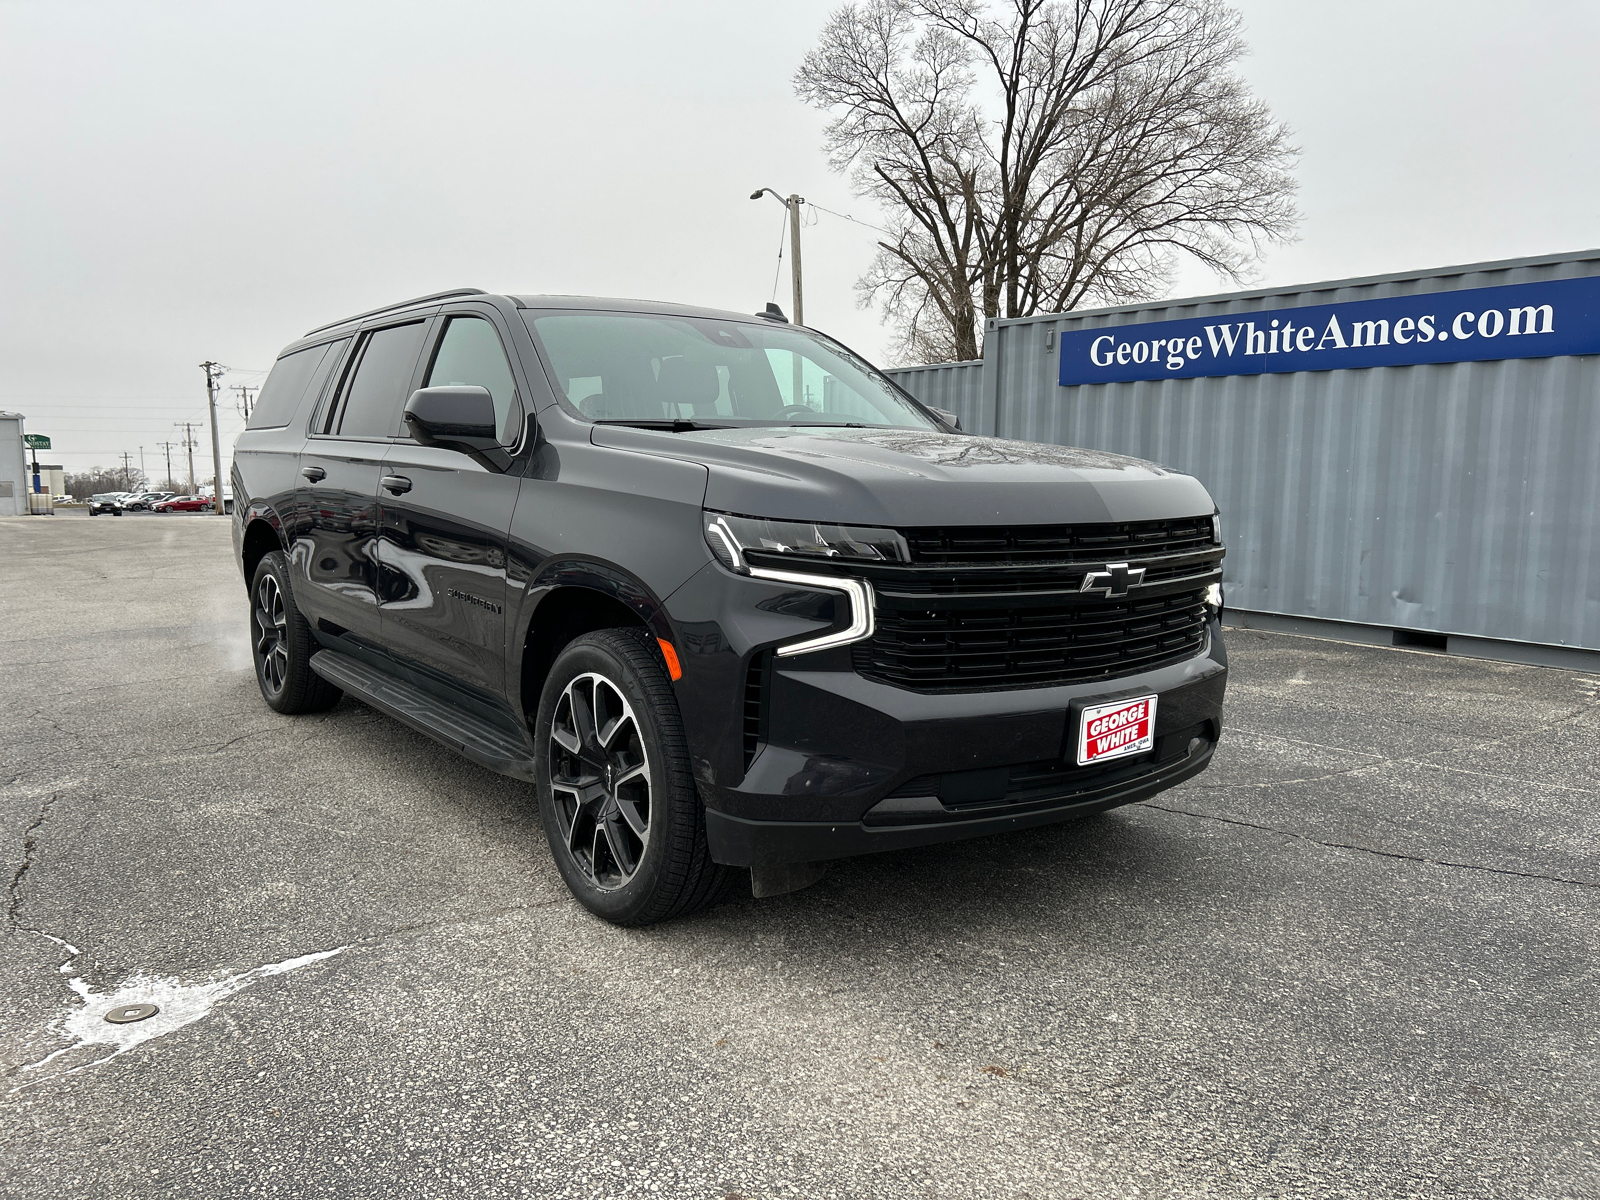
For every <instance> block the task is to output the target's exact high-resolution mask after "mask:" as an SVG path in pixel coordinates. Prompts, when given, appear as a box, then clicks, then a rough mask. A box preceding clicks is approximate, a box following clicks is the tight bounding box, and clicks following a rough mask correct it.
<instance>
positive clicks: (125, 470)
mask: <svg viewBox="0 0 1600 1200" xmlns="http://www.w3.org/2000/svg"><path fill="white" fill-rule="evenodd" d="M132 457H133V455H131V454H129V453H128V452H127V451H126V450H124V451H123V452H122V488H123V490H124V491H127V490H128V489H130V488H132V487H133V475H132V473H131V469H130V468H129V466H128V460H129V459H130V458H132Z"/></svg>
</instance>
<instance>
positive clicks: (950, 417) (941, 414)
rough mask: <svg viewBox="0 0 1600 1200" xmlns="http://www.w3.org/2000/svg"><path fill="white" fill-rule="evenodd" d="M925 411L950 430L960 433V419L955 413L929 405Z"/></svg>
mask: <svg viewBox="0 0 1600 1200" xmlns="http://www.w3.org/2000/svg"><path fill="white" fill-rule="evenodd" d="M927 409H928V411H929V412H931V413H932V414H933V415H934V416H936V417H938V418H939V420H941V421H943V422H944V423H945V424H946V425H948V426H950V428H951V429H954V430H956V431H958V432H959V431H960V429H961V418H960V417H958V416H957V415H956V414H955V413H953V412H951V411H950V410H949V409H948V408H934V407H933V405H931V404H930V405H928V406H927Z"/></svg>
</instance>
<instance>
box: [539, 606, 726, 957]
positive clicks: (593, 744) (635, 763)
mask: <svg viewBox="0 0 1600 1200" xmlns="http://www.w3.org/2000/svg"><path fill="white" fill-rule="evenodd" d="M534 739H535V746H536V747H537V748H538V753H539V759H538V769H537V779H538V783H537V787H538V792H539V811H540V815H541V816H542V818H543V820H544V827H545V833H546V835H547V836H548V837H549V839H550V850H551V853H552V854H553V855H554V857H555V860H556V867H557V869H559V870H560V872H561V877H562V878H563V879H564V880H565V881H566V884H567V887H568V888H570V889H571V891H572V894H573V895H574V896H576V897H577V898H578V900H579V901H580V902H581V903H582V904H583V906H584V907H585V908H587V909H588V910H589V911H590V912H592V913H594V914H595V915H596V916H599V917H604V918H605V919H606V920H608V921H611V922H613V923H615V924H618V925H649V924H653V923H654V922H657V921H664V920H667V919H669V918H672V917H677V916H683V915H685V914H687V913H691V912H694V911H695V910H696V909H700V908H704V907H706V906H707V905H710V904H712V903H714V902H715V901H716V900H717V899H718V898H719V897H720V896H721V894H722V890H723V888H724V886H725V885H726V882H727V879H728V871H727V869H726V868H724V867H721V866H718V865H717V864H716V863H714V862H712V861H711V853H710V851H709V849H707V846H706V832H705V810H704V808H702V807H701V804H700V798H699V796H698V795H697V794H696V792H695V786H694V777H693V775H692V773H691V771H690V766H689V749H688V744H687V742H686V741H685V738H684V733H683V718H682V716H681V715H680V714H679V712H678V702H677V698H676V697H675V696H674V695H673V692H672V683H671V680H670V679H669V678H668V676H667V671H666V667H665V665H664V664H663V663H662V661H661V657H660V655H659V653H658V652H657V651H656V649H655V647H654V645H653V644H652V643H651V641H650V639H649V638H648V636H647V635H646V634H645V633H644V631H643V630H633V629H603V630H600V631H598V632H595V633H588V634H584V635H583V636H582V637H579V638H577V639H575V640H574V641H572V642H571V643H569V644H568V645H567V647H566V649H564V650H563V651H562V652H561V654H560V656H559V657H558V658H557V659H556V661H555V664H554V665H553V666H552V667H551V669H550V675H549V678H548V679H546V681H545V686H544V693H543V695H542V696H541V697H540V701H539V714H538V717H537V718H536V719H535V722H534Z"/></svg>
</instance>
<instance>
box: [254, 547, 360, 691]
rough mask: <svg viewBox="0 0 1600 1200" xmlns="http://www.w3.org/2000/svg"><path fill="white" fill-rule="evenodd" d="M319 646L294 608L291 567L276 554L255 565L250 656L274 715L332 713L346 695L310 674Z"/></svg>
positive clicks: (314, 673) (279, 553) (275, 551)
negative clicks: (290, 584)
mask: <svg viewBox="0 0 1600 1200" xmlns="http://www.w3.org/2000/svg"><path fill="white" fill-rule="evenodd" d="M316 649H317V641H316V638H314V637H312V635H311V626H310V625H308V624H307V623H306V619H305V617H303V616H302V615H301V614H300V610H299V608H297V607H296V606H295V602H294V593H293V591H291V590H290V587H289V564H288V562H287V561H286V560H285V559H284V557H283V552H282V551H280V550H274V551H272V552H271V553H270V554H268V555H266V556H265V557H263V558H262V560H261V561H260V562H259V563H258V564H257V565H256V573H255V576H254V577H253V578H252V579H251V580H250V657H251V659H252V660H253V661H254V663H255V667H256V683H257V684H259V685H260V687H261V698H262V699H263V700H265V701H266V702H267V707H268V708H270V709H272V710H273V711H274V712H281V713H307V712H321V711H322V710H323V709H325V708H332V707H333V706H334V705H335V704H337V703H338V702H339V697H340V696H342V695H343V694H344V693H343V692H342V691H341V690H340V689H339V688H336V687H334V686H333V684H331V683H329V682H328V681H327V680H326V679H324V678H322V676H320V675H318V674H317V673H316V672H315V671H313V670H312V669H311V656H312V655H313V654H314V653H316Z"/></svg>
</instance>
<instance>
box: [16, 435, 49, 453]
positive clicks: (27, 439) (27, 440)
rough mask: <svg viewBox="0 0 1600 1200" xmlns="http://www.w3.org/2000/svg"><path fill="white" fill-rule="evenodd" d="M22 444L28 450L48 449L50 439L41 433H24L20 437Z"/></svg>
mask: <svg viewBox="0 0 1600 1200" xmlns="http://www.w3.org/2000/svg"><path fill="white" fill-rule="evenodd" d="M22 444H23V445H24V446H26V447H27V448H28V449H29V450H48V449H50V439H49V437H47V436H46V435H45V434H42V433H25V434H23V435H22Z"/></svg>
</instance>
